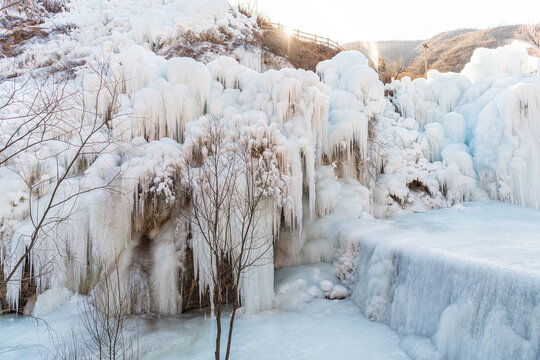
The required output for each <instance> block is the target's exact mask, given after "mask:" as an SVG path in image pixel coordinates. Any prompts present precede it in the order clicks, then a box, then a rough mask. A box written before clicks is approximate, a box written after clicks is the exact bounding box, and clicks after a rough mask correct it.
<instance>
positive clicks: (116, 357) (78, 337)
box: [54, 262, 144, 360]
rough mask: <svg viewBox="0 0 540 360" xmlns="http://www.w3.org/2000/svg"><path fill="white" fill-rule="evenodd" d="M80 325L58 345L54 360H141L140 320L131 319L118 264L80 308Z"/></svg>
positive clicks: (105, 272) (110, 270) (104, 275)
mask: <svg viewBox="0 0 540 360" xmlns="http://www.w3.org/2000/svg"><path fill="white" fill-rule="evenodd" d="M79 314H80V323H79V328H78V329H73V330H72V337H71V339H69V340H68V341H67V342H63V343H59V344H57V345H56V352H55V354H54V359H62V360H63V359H65V360H68V359H70V360H71V359H86V360H91V359H100V360H139V359H142V358H143V357H144V351H143V350H142V348H141V346H140V343H139V335H138V331H137V330H138V329H137V323H136V320H134V319H133V320H132V319H129V318H128V315H127V314H129V299H128V295H127V291H126V288H125V286H123V285H122V282H121V278H120V273H119V270H118V262H115V263H114V265H113V266H112V267H111V269H109V270H108V271H104V272H103V275H102V277H101V280H100V282H99V284H98V286H96V288H95V289H94V291H93V292H92V296H91V297H90V298H89V301H82V302H81V303H80V308H79Z"/></svg>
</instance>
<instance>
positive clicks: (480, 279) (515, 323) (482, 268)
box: [342, 202, 540, 360]
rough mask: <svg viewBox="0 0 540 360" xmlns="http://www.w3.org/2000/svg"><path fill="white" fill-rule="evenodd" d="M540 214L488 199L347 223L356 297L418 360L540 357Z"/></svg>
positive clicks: (368, 313) (356, 300) (368, 314)
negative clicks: (381, 219) (379, 220)
mask: <svg viewBox="0 0 540 360" xmlns="http://www.w3.org/2000/svg"><path fill="white" fill-rule="evenodd" d="M459 209H461V210H459ZM509 214H512V215H509ZM538 216H539V214H538V212H537V211H535V210H531V209H525V208H520V207H517V206H513V205H504V204H500V203H495V202H489V203H471V204H470V205H466V206H465V208H456V209H445V210H437V211H434V212H430V213H426V214H422V215H419V214H417V215H414V216H404V217H402V218H399V219H396V220H395V221H394V222H393V223H392V222H391V223H388V222H386V223H373V222H372V221H369V220H366V221H364V222H358V223H357V224H356V226H349V227H347V228H346V230H342V231H343V232H344V233H345V234H346V237H347V238H348V239H349V240H350V241H351V244H352V245H349V246H352V247H353V249H354V250H350V251H351V252H352V253H355V254H356V256H355V260H354V266H355V271H354V273H353V280H352V282H353V284H354V285H353V294H352V298H353V301H354V302H355V303H356V304H357V305H358V306H359V307H360V308H361V309H362V311H363V312H364V314H365V315H366V317H368V318H369V319H371V320H374V321H380V322H384V323H387V324H388V325H389V326H390V327H392V328H393V329H395V330H396V331H398V332H399V333H400V334H402V335H403V336H404V338H403V340H402V344H401V345H402V347H403V348H404V349H405V350H406V352H407V353H408V354H409V355H411V356H413V358H418V359H423V358H424V357H422V356H425V355H426V354H429V353H430V352H427V350H429V349H431V350H430V351H431V355H430V356H432V357H430V358H433V359H438V358H440V359H476V360H482V359H490V360H492V359H531V360H532V359H537V358H538V356H539V355H540V332H539V331H538V329H540V312H539V311H540V308H539V307H538V303H537V299H538V296H540V272H539V269H538V266H537V264H536V261H535V260H533V259H535V258H536V257H537V256H538V251H539V238H538ZM465 219H466V220H465ZM449 223H450V224H452V227H451V228H446V227H445V225H444V224H449ZM509 227H511V228H512V231H511V232H508V228H509ZM503 249H504V250H503ZM414 354H417V356H418V357H416V356H414Z"/></svg>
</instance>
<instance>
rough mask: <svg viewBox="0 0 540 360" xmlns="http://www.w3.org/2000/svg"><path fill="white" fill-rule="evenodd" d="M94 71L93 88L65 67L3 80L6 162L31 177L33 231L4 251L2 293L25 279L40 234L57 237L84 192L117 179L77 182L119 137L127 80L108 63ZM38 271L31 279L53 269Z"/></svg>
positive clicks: (0, 157)
mask: <svg viewBox="0 0 540 360" xmlns="http://www.w3.org/2000/svg"><path fill="white" fill-rule="evenodd" d="M92 76H94V77H95V79H96V81H95V84H94V87H93V88H92V89H81V88H80V87H79V88H77V87H74V86H72V85H70V84H69V83H68V81H67V80H66V77H65V76H62V74H58V77H55V78H41V79H38V78H34V77H31V76H30V77H28V78H27V79H26V80H24V81H21V80H20V79H13V80H12V81H5V82H3V83H2V84H1V85H2V86H3V89H2V90H4V92H5V93H8V94H9V96H7V97H6V100H5V101H4V102H3V103H2V104H0V140H1V142H0V166H4V167H6V168H8V169H11V170H13V171H14V172H15V173H17V174H18V175H19V176H20V178H21V180H22V181H23V182H24V183H26V185H27V189H28V190H27V196H26V199H25V200H26V201H27V202H28V217H29V220H30V222H31V224H32V228H33V230H32V232H31V233H30V234H27V235H21V238H20V239H19V240H18V241H17V248H18V249H21V250H22V251H14V252H13V253H9V254H6V253H4V254H3V258H0V268H2V267H3V269H4V272H3V275H4V276H0V294H2V293H4V292H5V290H6V288H7V285H8V284H9V283H10V282H20V281H22V280H23V276H22V268H23V267H24V265H25V263H29V262H30V263H31V261H29V259H30V256H31V254H32V251H33V249H34V248H35V247H36V244H37V243H38V241H39V239H40V238H46V237H50V236H51V233H52V231H53V230H54V228H55V227H56V226H57V225H58V224H59V223H60V222H62V221H65V220H66V219H67V218H69V216H70V215H71V213H72V212H73V209H74V207H75V204H76V200H77V198H78V197H79V196H81V195H83V194H85V193H88V192H90V191H94V190H97V189H100V188H105V187H107V186H109V185H110V183H111V182H112V180H111V181H110V182H108V183H106V184H102V185H99V186H92V187H83V186H81V185H80V184H79V186H73V182H72V180H73V179H75V178H77V177H80V176H81V174H82V172H83V171H84V169H85V167H86V166H87V165H86V164H87V163H88V162H89V159H92V158H95V157H97V156H98V155H99V154H101V153H103V152H105V151H107V149H108V147H109V146H110V145H111V144H112V143H113V137H112V135H111V132H110V123H111V122H112V119H113V117H114V116H115V115H114V114H116V113H117V105H116V95H117V92H118V86H119V85H118V82H116V81H114V80H112V81H111V80H110V77H109V76H110V69H109V68H108V66H107V65H102V66H100V67H99V68H97V69H94V71H93V73H92ZM46 167H48V170H49V171H45V168H46ZM68 185H69V186H68ZM65 189H68V190H67V191H66V190H65ZM0 225H2V224H0ZM7 228H8V227H6V226H4V229H3V231H4V232H6V231H8V229H7ZM0 230H1V229H0ZM0 235H1V234H0ZM6 237H7V238H9V233H8V234H4V238H6ZM0 246H3V245H2V244H0ZM33 270H34V274H33V275H32V274H30V275H29V276H30V278H32V277H37V276H40V275H42V272H44V271H47V270H46V269H43V268H41V269H36V268H34V269H33ZM17 275H20V276H17ZM25 280H29V279H28V278H27V279H25Z"/></svg>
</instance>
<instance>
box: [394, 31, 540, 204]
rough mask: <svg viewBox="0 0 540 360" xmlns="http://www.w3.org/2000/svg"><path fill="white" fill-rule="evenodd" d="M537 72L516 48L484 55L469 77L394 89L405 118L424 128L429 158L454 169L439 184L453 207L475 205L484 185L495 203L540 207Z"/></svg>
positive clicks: (431, 78) (479, 53)
mask: <svg viewBox="0 0 540 360" xmlns="http://www.w3.org/2000/svg"><path fill="white" fill-rule="evenodd" d="M536 64H537V59H534V58H531V57H529V56H528V55H527V51H526V45H523V44H520V43H517V42H516V43H513V44H512V45H508V46H504V47H501V48H498V49H493V50H488V49H478V50H476V51H475V53H474V55H473V57H472V58H471V62H470V63H469V64H467V65H466V66H465V68H464V70H463V71H462V73H461V74H439V73H437V72H435V71H430V72H429V74H428V79H427V80H425V79H416V80H414V81H412V82H411V81H410V79H407V78H405V79H403V80H402V81H397V82H394V83H393V84H392V85H390V88H392V89H395V97H394V103H395V104H396V106H397V107H398V108H399V110H400V112H401V113H402V114H403V115H405V116H414V117H415V118H416V119H417V120H418V121H419V123H420V124H421V125H422V129H423V130H424V134H425V137H426V139H427V142H428V145H429V147H428V149H427V152H425V155H426V157H428V158H429V159H430V160H431V161H433V162H436V161H441V160H442V164H445V165H446V167H445V168H443V169H440V170H437V177H438V180H439V183H440V185H441V189H442V190H444V191H446V193H447V199H448V200H450V201H453V200H457V201H468V200H470V199H472V198H474V197H475V196H477V195H478V190H477V189H476V185H475V183H477V184H479V185H480V187H481V188H483V189H484V190H485V191H487V193H488V194H489V196H490V197H491V198H493V199H497V200H502V201H508V202H513V203H516V204H520V205H524V206H529V207H535V208H538V207H540V199H539V198H538V194H539V191H538V190H539V188H538V181H536V179H537V178H538V176H539V172H538V171H539V170H538V158H539V156H540V149H539V148H538V141H537V140H533V139H537V138H538V123H539V122H540V111H539V104H540V102H539V99H540V98H539V86H540V78H539V75H538V74H537V68H536ZM458 144H462V145H461V146H458ZM475 194H476V195H475Z"/></svg>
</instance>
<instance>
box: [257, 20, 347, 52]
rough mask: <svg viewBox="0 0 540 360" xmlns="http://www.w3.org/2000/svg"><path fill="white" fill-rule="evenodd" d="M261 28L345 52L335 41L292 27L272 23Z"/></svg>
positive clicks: (264, 24)
mask: <svg viewBox="0 0 540 360" xmlns="http://www.w3.org/2000/svg"><path fill="white" fill-rule="evenodd" d="M261 28H262V29H263V30H271V31H272V30H273V31H276V32H279V33H282V34H284V35H287V36H290V37H293V38H296V39H298V40H302V41H308V42H313V43H315V44H319V45H324V46H327V47H329V48H331V49H334V50H337V51H344V50H345V49H344V48H343V47H342V46H341V45H339V43H338V42H337V41H334V40H332V39H330V38H327V37H322V36H318V35H316V34H310V33H307V32H304V31H300V30H298V29H293V28H291V27H288V26H285V25H283V24H280V23H270V22H268V23H263V25H262V26H261Z"/></svg>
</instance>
